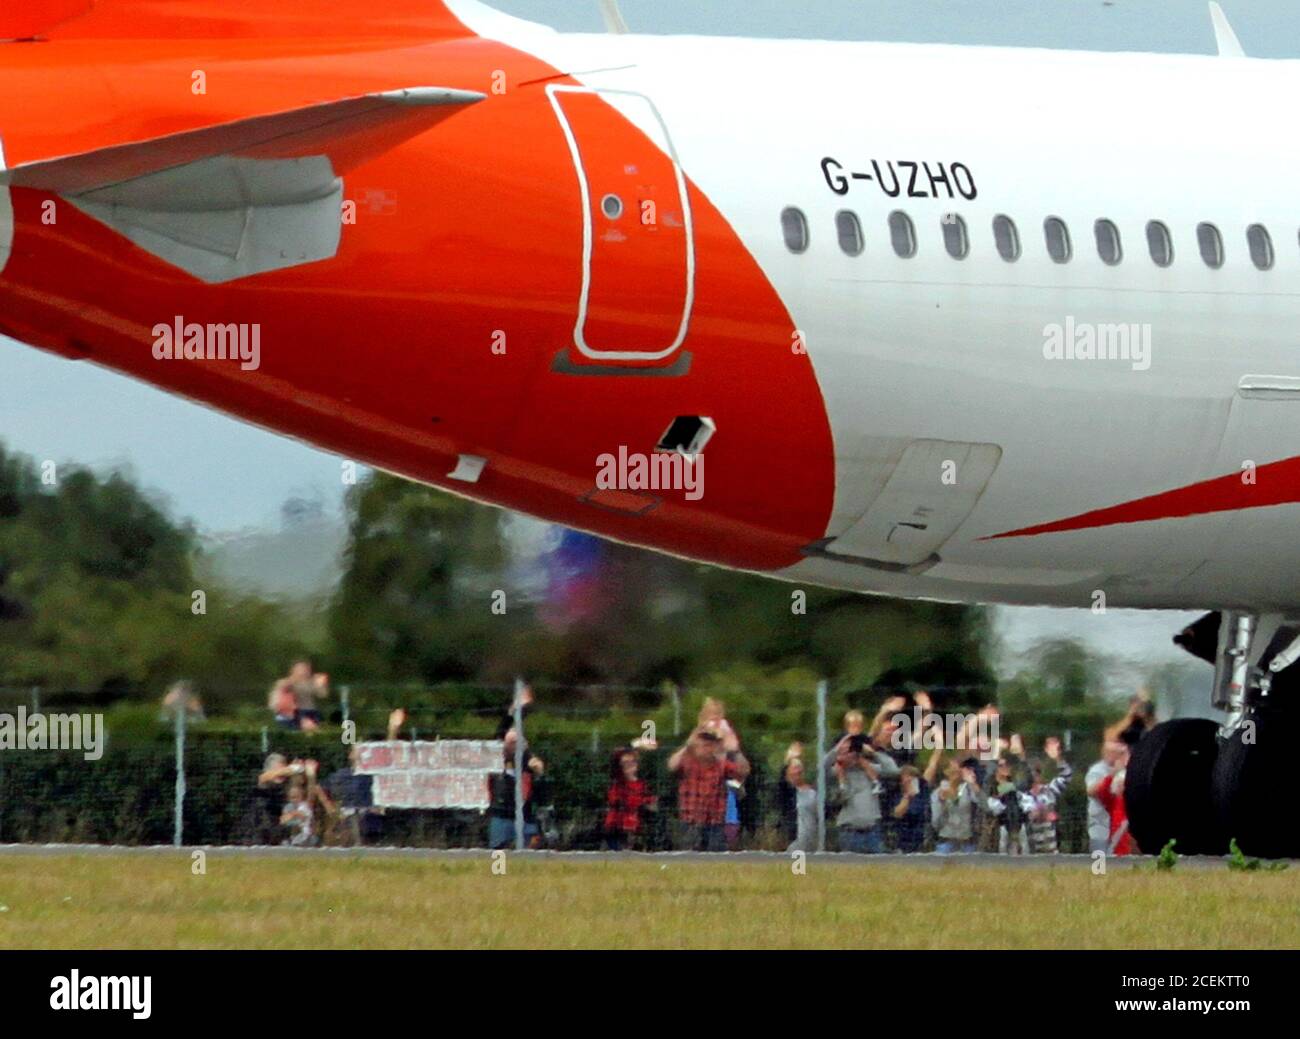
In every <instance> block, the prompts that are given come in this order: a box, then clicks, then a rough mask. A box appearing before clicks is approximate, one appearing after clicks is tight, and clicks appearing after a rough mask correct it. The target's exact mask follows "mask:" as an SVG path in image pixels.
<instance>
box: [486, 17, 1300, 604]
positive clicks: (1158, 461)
mask: <svg viewBox="0 0 1300 1039" xmlns="http://www.w3.org/2000/svg"><path fill="white" fill-rule="evenodd" d="M475 28H476V29H478V30H479V31H482V32H484V33H485V34H488V35H491V34H492V33H493V27H492V26H491V25H489V24H483V23H480V24H478V25H475ZM497 32H498V34H499V35H500V36H501V38H504V39H507V40H508V42H511V43H513V44H515V45H517V46H520V47H523V48H526V49H528V50H530V51H532V52H534V53H536V54H538V55H540V56H541V57H543V58H544V59H546V60H547V61H549V62H550V63H552V64H553V65H555V66H556V67H557V68H560V69H562V70H565V71H569V72H571V73H572V74H574V75H575V76H576V78H578V79H580V80H581V81H582V82H584V83H585V84H586V85H588V86H591V87H594V88H602V89H603V88H609V89H617V90H627V91H635V92H637V93H640V94H644V95H645V96H648V97H650V98H651V99H652V100H653V102H654V104H655V106H657V108H658V110H659V112H660V113H661V115H662V118H663V120H664V122H665V124H666V126H667V127H668V129H669V132H670V133H671V135H672V140H673V144H674V146H675V148H676V151H677V154H678V157H679V158H680V161H681V164H682V166H683V167H684V169H685V170H686V171H687V172H688V174H689V175H690V176H691V178H692V179H693V180H694V182H695V183H697V184H698V185H699V186H700V187H701V188H702V190H703V191H704V192H705V193H706V194H707V195H708V196H709V197H710V198H711V199H712V200H713V202H714V203H715V204H716V205H717V206H718V207H719V208H720V209H721V211H722V212H723V214H724V215H725V216H726V217H727V219H728V220H729V221H730V222H731V223H732V225H733V226H734V227H735V228H736V229H737V231H738V232H739V234H740V236H741V238H742V239H743V241H744V242H745V243H746V245H747V246H748V247H749V248H750V250H751V251H752V252H753V254H754V256H755V257H756V258H757V260H758V261H759V263H760V264H761V266H762V268H763V269H764V271H765V272H766V273H767V275H768V276H769V277H770V279H771V281H772V283H773V284H774V285H775V286H776V287H777V289H778V290H779V292H780V294H781V296H782V298H783V299H784V300H785V301H786V303H787V305H788V307H789V309H790V312H791V313H792V315H793V316H794V318H795V321H796V323H797V325H798V326H799V329H800V331H801V332H802V333H803V335H804V336H805V337H806V342H807V348H808V351H809V354H810V356H811V359H812V361H813V364H814V367H815V369H816V372H817V376H818V381H819V383H820V385H821V388H822V391H823V393H824V395H825V399H826V402H827V408H828V412H829V415H830V418H831V422H832V428H833V432H834V440H835V452H836V477H837V478H836V493H835V510H834V514H833V517H832V520H831V522H830V524H829V525H828V529H827V539H828V542H829V548H830V551H829V552H828V554H827V557H826V558H810V559H808V560H807V561H806V562H804V563H801V564H799V565H797V566H795V567H793V568H791V569H790V570H789V571H787V572H786V574H785V576H788V577H790V578H791V579H794V580H801V581H803V580H806V581H810V582H816V583H821V584H828V585H833V586H838V587H844V588H852V589H861V590H867V591H874V592H884V593H892V594H902V595H909V596H924V597H932V598H940V599H955V600H965V601H972V600H981V601H1001V602H1012V603H1048V604H1055V605H1064V606H1090V605H1094V604H1095V603H1096V602H1097V601H1098V600H1097V596H1096V593H1097V592H1098V591H1100V592H1103V593H1104V594H1105V596H1106V600H1107V601H1108V602H1110V603H1111V604H1114V605H1129V606H1149V607H1187V606H1195V607H1200V606H1207V607H1208V606H1233V605H1250V606H1254V607H1265V606H1268V607H1276V608H1282V609H1285V608H1286V607H1288V606H1289V605H1291V604H1294V603H1297V602H1300V551H1296V549H1295V548H1294V546H1293V540H1294V539H1293V530H1294V526H1295V523H1296V520H1297V518H1298V517H1300V508H1298V506H1297V505H1295V504H1279V505H1274V506H1270V507H1263V508H1246V509H1235V510H1225V511H1207V512H1205V513H1204V514H1200V515H1190V516H1182V517H1176V518H1166V519H1153V520H1149V521H1143V522H1124V523H1112V524H1109V525H1101V526H1086V527H1084V528H1083V529H1078V530H1070V531H1065V532H1054V533H1044V534H1037V535H1030V536H1018V537H1008V538H1003V539H997V540H982V539H985V538H989V537H991V536H992V535H996V534H999V533H1003V532H1007V531H1012V530H1018V529H1021V528H1025V527H1028V526H1032V525H1035V524H1040V523H1047V522H1051V521H1055V520H1059V519H1062V518H1066V517H1072V516H1076V515H1079V514H1084V513H1088V512H1091V511H1093V510H1097V509H1101V508H1105V507H1108V506H1112V505H1117V504H1120V503H1124V502H1130V501H1134V500H1136V499H1141V498H1145V497H1148V496H1152V495H1157V494H1160V493H1161V492H1166V491H1171V490H1174V489H1176V488H1182V487H1186V486H1188V485H1191V484H1195V483H1198V482H1200V481H1205V480H1210V479H1213V478H1216V477H1222V476H1224V475H1225V474H1233V473H1239V472H1243V466H1245V470H1244V471H1246V472H1249V471H1250V468H1251V463H1253V464H1254V465H1256V466H1264V465H1266V463H1270V462H1276V461H1279V460H1282V459H1286V458H1290V457H1292V456H1294V455H1296V454H1300V392H1293V391H1290V390H1289V389H1288V388H1287V384H1286V379H1287V378H1295V377H1300V343H1298V342H1297V341H1296V335H1295V330H1296V328H1297V327H1298V325H1300V243H1298V241H1297V229H1298V228H1300V211H1298V210H1297V209H1296V208H1295V206H1294V205H1293V204H1292V202H1291V198H1292V196H1293V195H1294V193H1295V189H1294V185H1293V183H1292V178H1291V172H1292V170H1293V169H1294V168H1295V167H1296V161H1295V160H1296V158H1297V145H1296V143H1295V141H1294V139H1293V137H1292V136H1291V135H1288V134H1286V133H1285V132H1281V131H1279V129H1278V126H1277V119H1276V115H1275V111H1276V105H1277V103H1278V101H1279V100H1280V99H1282V98H1286V97H1288V96H1291V94H1292V93H1293V92H1294V91H1295V89H1296V88H1300V63H1296V62H1290V61H1255V60H1234V59H1215V58H1208V57H1194V56H1167V55H1155V54H1100V53H1075V52H1056V51H1042V50H1012V49H994V48H970V47H947V46H919V45H902V44H870V43H829V42H801V41H794V42H791V41H756V40H742V39H716V38H708V39H705V38H691V37H686V38H683V37H610V36H599V37H588V36H566V35H560V34H554V33H550V32H533V31H531V30H520V29H518V27H517V23H512V22H509V21H503V22H502V23H501V26H500V27H499V28H498V30H497ZM589 69H607V70H609V71H594V72H593V71H583V70H589ZM614 97H615V96H614V95H611V100H613V99H614ZM615 103H617V102H615ZM627 114H628V116H629V118H636V116H637V112H636V111H635V110H632V109H629V111H628V112H627ZM649 129H650V128H647V130H649ZM827 158H832V159H833V160H834V165H832V166H829V167H828V169H830V170H831V171H832V173H843V174H846V175H847V174H848V172H849V171H859V172H867V173H872V172H873V170H874V171H875V172H884V173H885V175H886V177H888V175H889V166H888V164H889V163H891V162H892V163H893V164H894V166H893V168H894V171H895V172H896V173H898V174H899V175H900V176H902V177H903V180H904V181H906V179H907V177H906V176H903V175H904V174H905V172H906V171H907V170H908V169H909V167H907V166H905V165H904V164H905V163H907V162H915V163H929V164H930V171H931V172H937V171H939V164H941V163H942V164H945V167H944V168H945V169H947V170H949V171H951V168H952V165H953V164H954V163H960V164H961V165H962V166H963V167H964V168H965V170H967V171H969V173H970V175H971V179H972V180H973V184H974V187H975V189H976V191H975V197H974V198H967V197H963V195H964V194H970V192H969V191H965V192H963V191H961V190H958V191H954V192H953V193H952V197H950V195H949V192H948V191H947V188H946V186H945V185H944V184H943V183H942V181H940V182H939V183H937V184H936V185H935V186H936V188H937V191H938V194H939V196H940V197H938V198H936V197H920V193H921V192H922V191H924V193H925V194H926V195H927V196H929V195H930V191H929V187H930V184H929V182H928V181H927V180H926V177H925V171H924V169H922V171H921V173H920V174H919V182H918V184H917V186H916V190H915V192H913V193H912V195H913V197H909V192H908V190H907V184H906V183H903V184H901V186H900V187H901V190H900V192H899V195H898V197H891V195H890V194H888V193H887V192H886V191H885V190H884V189H882V187H881V185H880V183H879V180H880V178H877V179H873V180H871V181H867V180H856V181H855V180H851V179H850V183H849V185H848V188H847V191H846V192H844V193H837V191H836V190H834V189H835V188H839V189H841V190H843V184H841V183H840V181H839V180H838V179H836V178H833V177H828V176H826V175H825V172H824V169H823V166H822V163H823V160H824V159H827ZM873 162H874V163H875V164H876V166H875V167H873ZM950 179H951V178H950ZM886 186H887V187H888V188H890V189H891V190H892V189H893V183H892V181H888V182H887V184H886ZM961 187H963V188H964V187H966V181H965V180H963V181H962V184H961ZM786 207H796V208H798V209H799V210H800V211H802V212H803V213H804V214H805V215H806V219H807V224H808V227H809V232H810V235H809V237H810V242H809V245H808V248H807V249H806V251H804V252H803V253H801V254H795V253H793V252H791V251H790V249H789V248H787V245H786V242H785V241H784V239H783V234H782V224H781V213H782V210H783V209H785V208H786ZM841 210H849V211H851V212H853V213H854V214H856V216H857V217H858V219H859V221H860V223H861V226H862V228H863V232H864V238H865V248H864V249H863V250H862V252H861V254H860V255H857V256H853V255H849V254H848V253H846V252H845V251H844V250H843V249H842V248H841V246H840V244H839V242H838V241H837V233H836V217H837V213H839V212H840V211H841ZM896 210H899V211H902V212H903V213H905V214H907V216H908V217H910V219H911V221H912V223H913V225H914V228H915V239H916V250H915V255H914V256H912V257H910V258H903V257H900V256H899V255H897V254H896V252H895V250H894V248H893V247H892V245H891V236H890V229H889V226H888V219H889V215H890V214H891V213H892V212H894V211H896ZM950 214H956V215H958V216H960V217H961V219H962V220H963V221H964V223H965V226H966V228H967V236H968V239H969V254H968V255H967V256H966V257H965V258H964V259H954V258H953V257H952V256H950V255H949V254H948V252H947V251H946V250H945V245H944V238H943V221H944V220H945V219H948V220H951V219H952V217H951V216H950ZM998 215H1005V216H1007V217H1010V218H1011V219H1012V220H1013V221H1014V223H1015V226H1016V228H1017V230H1018V235H1019V241H1020V251H1021V254H1020V256H1019V259H1018V260H1016V261H1015V262H1008V261H1006V260H1004V259H1003V258H1001V257H1000V255H999V253H998V251H997V249H996V247H995V241H994V234H993V229H992V223H993V220H994V218H995V217H996V216H998ZM1049 217H1057V218H1059V219H1060V220H1062V221H1064V223H1065V225H1066V227H1067V228H1068V232H1069V236H1070V239H1071V245H1072V256H1071V259H1070V260H1069V261H1068V262H1066V263H1056V262H1053V260H1052V259H1051V258H1050V257H1049V253H1048V249H1047V246H1046V244H1045V232H1044V221H1045V220H1046V219H1047V218H1049ZM1099 219H1105V220H1109V221H1111V222H1113V224H1114V225H1115V227H1116V228H1118V231H1119V235H1120V242H1121V246H1122V259H1121V260H1120V261H1119V262H1118V263H1114V264H1108V263H1106V262H1104V261H1103V259H1102V258H1101V257H1100V255H1099V246H1098V243H1097V241H1096V239H1095V232H1094V224H1095V222H1096V221H1098V220H1099ZM1152 220H1156V221H1160V222H1162V223H1163V224H1164V225H1165V226H1166V227H1167V228H1168V229H1169V232H1170V236H1171V240H1172V245H1173V261H1172V263H1171V264H1170V265H1168V266H1166V267H1161V266H1158V265H1157V264H1156V263H1155V262H1153V259H1152V256H1151V254H1150V252H1149V248H1148V241H1147V232H1146V228H1147V224H1148V222H1149V221H1152ZM1203 222H1208V223H1211V224H1213V225H1214V226H1215V227H1216V228H1217V229H1218V230H1219V232H1220V234H1221V236H1222V242H1223V254H1224V262H1223V264H1222V266H1221V267H1219V268H1218V269H1214V268H1211V267H1210V266H1209V265H1207V263H1206V262H1205V261H1204V259H1203V258H1202V255H1201V251H1200V249H1199V247H1198V235H1197V227H1198V225H1199V224H1201V223H1203ZM1253 224H1261V225H1263V226H1264V227H1265V228H1266V229H1267V231H1268V234H1269V236H1270V239H1271V245H1272V251H1273V253H1274V258H1273V266H1272V268H1271V269H1268V270H1260V269H1258V268H1257V267H1256V265H1255V264H1254V263H1253V262H1252V259H1251V256H1250V253H1249V250H1248V247H1247V228H1248V227H1249V226H1250V225H1253ZM1083 325H1093V326H1106V327H1107V328H1108V329H1113V326H1118V325H1123V326H1125V330H1126V331H1128V330H1130V329H1131V331H1132V334H1133V335H1134V336H1135V337H1136V338H1135V339H1134V342H1133V356H1131V357H1117V358H1113V359H1084V358H1068V357H1053V356H1047V354H1048V353H1050V348H1045V344H1047V343H1048V342H1049V341H1050V338H1051V335H1052V330H1053V328H1055V329H1057V330H1058V331H1061V330H1064V331H1066V332H1067V333H1074V334H1080V333H1078V329H1080V328H1081V327H1082V326H1083ZM1101 334H1102V335H1103V336H1105V335H1106V334H1107V331H1106V330H1105V329H1103V330H1102V333H1101ZM1111 334H1113V332H1112V333H1111ZM1139 347H1141V348H1142V349H1143V350H1144V351H1145V352H1143V353H1141V354H1139V353H1138V351H1139ZM738 377H743V376H738ZM1275 377H1282V382H1281V385H1282V386H1283V388H1282V389H1281V390H1277V391H1274V392H1272V393H1271V394H1270V393H1262V394H1261V393H1252V392H1248V391H1243V390H1242V389H1241V388H1240V387H1241V386H1242V383H1243V379H1245V380H1246V386H1247V387H1250V386H1257V385H1264V386H1271V385H1274V384H1276V383H1278V379H1277V378H1275ZM773 421H774V422H797V421H799V416H797V415H780V416H773ZM915 440H922V441H935V442H939V446H938V447H937V448H936V449H935V450H937V452H938V453H937V454H935V453H934V452H933V451H932V452H931V455H933V456H934V457H935V458H940V457H941V456H942V455H944V454H945V452H946V453H949V454H951V453H953V452H955V451H959V450H960V448H959V446H958V445H974V451H975V453H976V455H978V454H979V453H980V452H981V451H983V452H991V456H989V455H987V454H986V455H985V457H984V460H983V461H980V460H979V459H978V458H976V459H974V461H972V463H971V465H972V468H973V469H976V470H979V471H980V472H981V476H980V479H981V480H983V479H984V477H987V482H986V484H984V486H983V487H982V489H980V488H976V489H975V491H974V493H973V495H971V494H968V495H967V500H965V501H963V502H962V503H961V504H960V505H959V507H958V508H959V512H960V515H957V514H954V515H953V516H951V517H948V518H947V523H948V526H952V525H954V524H955V529H952V530H951V532H950V533H946V534H944V536H943V540H942V542H941V543H940V544H939V545H937V546H931V545H926V544H921V545H920V546H919V547H918V548H917V549H916V551H915V552H913V553H909V550H908V549H907V547H906V546H904V547H903V548H902V549H901V550H899V551H897V552H895V551H894V549H893V548H892V547H891V545H890V544H889V541H890V538H889V536H888V535H887V534H884V535H882V534H881V531H880V530H879V529H876V530H873V529H872V528H873V523H872V517H871V516H870V515H869V513H870V511H871V509H872V508H873V503H878V502H879V499H880V496H881V494H882V491H883V490H884V489H885V485H886V483H887V482H888V481H889V477H890V475H891V473H894V471H895V467H896V466H897V465H898V462H899V458H900V454H901V453H902V452H903V451H904V450H905V445H907V444H908V443H909V442H911V441H915ZM963 458H965V456H962V458H958V459H956V461H957V462H958V463H959V465H958V472H959V473H960V465H961V464H965V463H964V462H963ZM944 460H946V459H944ZM913 461H915V459H913ZM990 466H992V467H993V469H992V472H991V474H990V473H989V472H988V471H987V470H988V468H989V467H990ZM924 471H926V472H929V471H930V470H928V469H926V470H924ZM903 475H904V476H905V475H906V474H903ZM937 478H938V477H937V474H936V480H937ZM1247 478H1248V477H1247ZM959 479H960V477H959ZM897 482H898V481H895V483H896V484H897ZM902 482H903V483H906V482H907V481H906V479H902ZM918 493H919V492H918ZM906 495H907V488H906V487H904V488H902V493H901V497H900V489H899V487H898V486H891V487H889V488H888V493H887V494H886V497H892V498H894V499H896V500H897V501H905V500H907V499H906ZM1297 496H1300V495H1297ZM864 515H865V516H866V522H864ZM878 519H879V517H876V520H877V521H878ZM855 525H856V529H855ZM875 526H876V527H877V528H878V527H879V523H878V522H877V523H876V524H875ZM936 526H937V527H938V528H940V529H941V530H942V529H943V528H944V526H945V525H944V523H942V522H941V523H939V524H937V525H936ZM873 538H874V539H876V540H877V541H879V542H880V543H879V544H876V545H875V546H874V547H873V545H872V542H873ZM836 539H841V540H840V543H841V544H842V545H844V547H845V549H846V551H844V552H840V551H837V545H836ZM921 540H922V541H924V535H922V537H921ZM935 547H937V552H933V553H932V552H931V551H930V549H931V548H935ZM891 553H893V554H891ZM856 556H861V557H862V558H863V559H865V560H867V561H866V562H865V563H864V562H862V561H860V560H859V559H858V558H855V557H856ZM922 558H929V560H930V562H929V563H927V564H925V565H922V566H909V565H908V564H912V563H915V562H916V561H917V560H919V559H922ZM882 559H883V560H886V561H887V562H888V561H890V560H892V561H893V562H892V563H889V564H888V565H885V566H881V565H878V564H879V563H880V561H881V560H882Z"/></svg>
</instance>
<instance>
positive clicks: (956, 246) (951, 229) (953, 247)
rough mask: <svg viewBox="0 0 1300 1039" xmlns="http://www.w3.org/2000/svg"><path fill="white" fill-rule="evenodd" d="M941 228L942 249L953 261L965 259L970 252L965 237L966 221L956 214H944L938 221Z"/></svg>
mask: <svg viewBox="0 0 1300 1039" xmlns="http://www.w3.org/2000/svg"><path fill="white" fill-rule="evenodd" d="M940 224H941V226H942V227H943V247H944V248H945V249H947V250H948V255H949V256H951V257H952V258H953V259H954V260H964V259H966V254H967V253H969V252H970V239H969V238H968V237H967V236H966V221H965V220H963V219H962V218H961V217H959V216H958V215H957V214H956V213H945V214H944V217H943V219H942V220H941V221H940Z"/></svg>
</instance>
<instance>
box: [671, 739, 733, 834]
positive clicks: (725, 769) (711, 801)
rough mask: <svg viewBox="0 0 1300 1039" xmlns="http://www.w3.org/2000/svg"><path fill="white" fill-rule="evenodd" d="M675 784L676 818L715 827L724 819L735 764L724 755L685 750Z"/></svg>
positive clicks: (697, 824)
mask: <svg viewBox="0 0 1300 1039" xmlns="http://www.w3.org/2000/svg"><path fill="white" fill-rule="evenodd" d="M680 769H681V773H682V779H681V783H680V784H679V785H678V787H677V817H678V818H679V819H680V820H681V821H682V822H684V823H688V824H690V825H692V826H716V825H719V824H721V823H722V822H723V821H724V820H725V819H726V818H727V780H728V779H734V778H735V776H736V763H735V762H734V761H731V760H729V759H727V758H697V757H696V756H695V755H694V754H692V753H691V752H689V751H688V752H687V753H686V754H685V756H683V758H682V761H681V766H680Z"/></svg>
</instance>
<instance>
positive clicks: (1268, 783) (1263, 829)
mask: <svg viewBox="0 0 1300 1039" xmlns="http://www.w3.org/2000/svg"><path fill="white" fill-rule="evenodd" d="M1297 721H1300V715H1298V714H1297V712H1295V711H1283V710H1280V709H1278V708H1277V707H1276V706H1273V705H1268V706H1262V707H1258V708H1255V709H1253V710H1251V711H1250V712H1249V713H1248V714H1247V716H1246V720H1245V722H1244V723H1243V725H1242V726H1241V727H1240V728H1238V729H1237V731H1236V732H1234V733H1233V734H1232V736H1231V737H1230V738H1229V739H1227V740H1225V741H1224V742H1223V745H1222V746H1221V747H1220V750H1219V758H1218V761H1216V762H1215V767H1214V777H1213V787H1212V789H1213V796H1214V807H1215V811H1216V814H1217V817H1218V821H1219V826H1220V828H1221V830H1222V832H1223V834H1224V839H1225V841H1226V840H1227V838H1229V837H1232V838H1236V841H1237V844H1238V846H1239V847H1240V848H1241V850H1242V851H1243V852H1244V853H1245V854H1247V855H1253V856H1257V857H1259V858H1264V859H1280V858H1296V857H1300V819H1297V817H1296V814H1295V812H1294V810H1292V809H1290V808H1289V805H1290V800H1289V791H1290V790H1291V787H1292V785H1293V784H1294V779H1295V748H1294V742H1295V724H1296V722H1297Z"/></svg>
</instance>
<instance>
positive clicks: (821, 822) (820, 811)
mask: <svg viewBox="0 0 1300 1039" xmlns="http://www.w3.org/2000/svg"><path fill="white" fill-rule="evenodd" d="M825 757H826V680H825V679H823V680H822V681H820V682H818V683H817V850H818V851H825V850H826V769H825V768H824V767H823V765H822V760H823V759H824V758H825Z"/></svg>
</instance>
